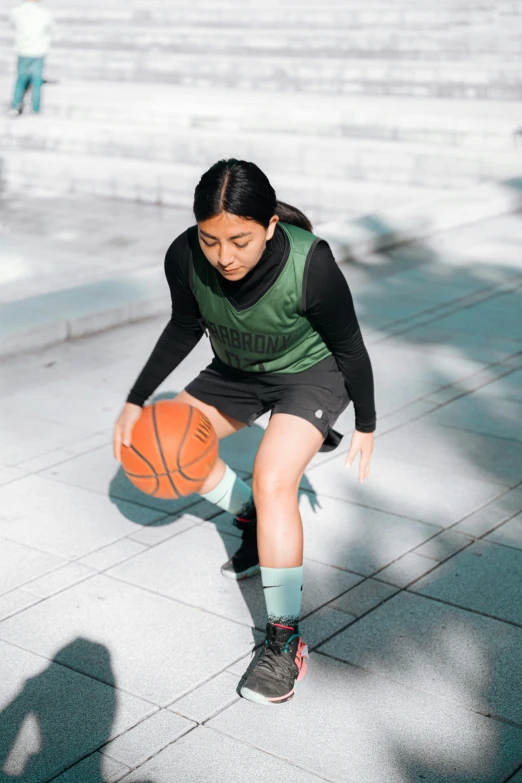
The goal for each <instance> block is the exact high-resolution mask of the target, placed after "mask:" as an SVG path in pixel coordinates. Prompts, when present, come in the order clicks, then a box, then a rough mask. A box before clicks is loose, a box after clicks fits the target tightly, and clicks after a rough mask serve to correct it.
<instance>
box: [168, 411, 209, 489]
mask: <svg viewBox="0 0 522 783" xmlns="http://www.w3.org/2000/svg"><path fill="white" fill-rule="evenodd" d="M200 413H201V415H202V416H205V414H204V413H202V412H201V411H200ZM190 414H191V415H190V419H189V422H188V425H187V431H188V427H189V425H190V422H191V419H192V414H193V411H192V408H191V409H190ZM205 419H206V420H207V421H208V423H209V424H210V428H211V430H212V429H213V427H212V422H211V421H210V419H209V418H208V417H207V416H205ZM186 434H187V433H186V432H185V434H184V435H183V440H182V441H181V445H183V442H184V440H185V436H186ZM214 438H216V436H215V435H214ZM181 445H180V447H179V449H178V457H177V462H178V471H179V472H180V474H181V475H182V476H183V478H184V479H185V480H186V481H193V482H194V483H196V482H198V483H199V482H200V481H201V479H200V478H195V479H194V478H191V477H190V476H187V475H186V474H185V473H184V472H183V468H182V467H181V465H180V464H179V452H180V450H181ZM213 445H214V441H212V443H211V445H210V446H209V447H208V448H207V449H205V451H204V452H203V454H199V455H198V457H197V458H196V459H194V460H192V462H189V463H188V464H187V465H185V466H184V467H185V468H188V467H190V465H193V464H194V462H198V461H199V460H200V459H201V458H202V457H204V456H205V454H206V453H207V451H210V448H211V447H212V446H213ZM203 480H204V479H203Z"/></svg>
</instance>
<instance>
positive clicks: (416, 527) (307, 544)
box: [300, 466, 440, 576]
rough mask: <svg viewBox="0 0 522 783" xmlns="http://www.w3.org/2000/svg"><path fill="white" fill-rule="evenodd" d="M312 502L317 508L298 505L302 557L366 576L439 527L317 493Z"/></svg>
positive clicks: (302, 502)
mask: <svg viewBox="0 0 522 783" xmlns="http://www.w3.org/2000/svg"><path fill="white" fill-rule="evenodd" d="M325 467H326V466H325ZM352 469H353V468H352ZM312 502H313V503H314V506H315V504H318V508H315V507H314V508H312V503H309V502H308V501H307V500H306V499H305V498H303V499H302V501H301V504H300V509H301V517H302V519H303V530H304V551H305V556H306V557H309V558H310V559H313V560H318V561H320V562H322V563H326V564H327V565H332V566H336V567H337V568H346V569H348V570H351V571H355V572H357V573H360V574H364V575H366V576H370V575H371V574H373V573H374V572H375V571H378V570H379V569H381V568H383V567H384V566H386V565H388V564H389V563H392V562H393V561H394V560H396V559H397V558H398V557H401V555H404V554H406V552H409V551H410V550H411V549H414V548H415V547H416V546H418V545H419V544H422V543H423V542H424V541H426V540H427V539H428V538H431V536H433V535H434V534H435V533H437V532H438V531H439V530H440V528H438V527H436V526H435V525H429V524H426V523H425V522H417V521H415V520H413V519H405V518H404V517H398V516H394V515H393V514H387V513H384V512H383V511H376V510H374V509H371V508H363V507H362V506H358V505H355V504H354V503H347V502H345V501H343V500H336V499H334V498H328V497H324V496H319V497H318V498H317V499H313V498H312Z"/></svg>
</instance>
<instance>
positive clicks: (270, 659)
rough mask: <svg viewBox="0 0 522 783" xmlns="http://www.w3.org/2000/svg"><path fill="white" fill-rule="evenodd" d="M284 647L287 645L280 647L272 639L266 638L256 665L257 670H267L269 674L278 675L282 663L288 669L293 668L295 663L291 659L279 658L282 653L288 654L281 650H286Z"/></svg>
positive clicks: (280, 645)
mask: <svg viewBox="0 0 522 783" xmlns="http://www.w3.org/2000/svg"><path fill="white" fill-rule="evenodd" d="M286 645H287V643H285V644H284V645H282V644H279V643H278V642H276V641H275V640H273V639H270V638H267V640H266V642H265V646H264V648H263V653H262V655H261V657H260V659H259V662H258V664H257V669H267V670H268V671H269V672H270V673H271V674H275V675H279V674H280V669H281V665H282V664H283V663H284V665H285V666H286V667H287V668H288V669H291V668H294V667H295V663H294V661H293V660H292V659H291V658H281V656H282V654H283V652H288V651H287V650H286V649H283V648H286ZM270 653H272V655H270ZM274 656H275V658H274Z"/></svg>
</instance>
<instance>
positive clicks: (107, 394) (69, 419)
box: [0, 378, 122, 434]
mask: <svg viewBox="0 0 522 783" xmlns="http://www.w3.org/2000/svg"><path fill="white" fill-rule="evenodd" d="M121 407H122V396H121V394H118V393H117V392H115V391H114V389H111V388H106V387H104V386H102V385H101V384H97V385H87V384H84V383H80V382H78V380H76V379H73V378H69V379H68V380H67V382H66V383H63V381H61V380H59V381H56V382H55V383H50V384H47V385H46V386H44V387H43V388H41V387H38V386H35V387H33V388H31V389H24V390H17V391H16V392H14V393H13V394H11V395H9V396H8V397H3V398H2V400H1V401H0V415H1V416H2V417H3V416H10V415H12V414H14V415H16V416H23V415H24V413H25V412H26V411H31V415H33V416H35V417H37V418H38V419H42V420H44V421H52V422H57V423H59V424H64V425H65V426H68V427H73V428H74V427H77V426H78V421H79V420H80V421H81V425H82V429H85V430H87V433H88V434H94V433H97V432H99V431H100V430H105V429H107V428H108V427H111V426H112V425H113V423H114V421H115V420H116V418H117V416H118V414H119V412H120V410H121ZM80 410H81V412H82V413H81V417H79V416H78V411H80Z"/></svg>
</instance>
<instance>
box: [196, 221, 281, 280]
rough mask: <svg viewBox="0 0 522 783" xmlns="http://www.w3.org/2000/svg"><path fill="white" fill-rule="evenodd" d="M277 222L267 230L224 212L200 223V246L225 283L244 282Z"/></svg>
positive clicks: (272, 234)
mask: <svg viewBox="0 0 522 783" xmlns="http://www.w3.org/2000/svg"><path fill="white" fill-rule="evenodd" d="M278 220H279V218H278V217H277V215H274V216H273V218H272V219H271V220H270V224H269V226H268V228H264V226H262V225H261V224H260V223H256V221H255V220H246V219H245V218H241V217H237V215H231V214H230V213H229V212H222V213H221V214H220V215H216V216H215V217H212V218H210V219H209V220H203V221H202V222H201V223H198V235H199V244H200V245H201V249H202V250H203V253H204V254H205V256H206V257H207V259H208V260H209V261H210V263H211V264H212V266H213V267H214V268H215V269H217V270H218V272H219V273H220V274H222V275H223V277H224V278H226V280H241V278H243V277H244V276H245V275H246V274H248V272H250V270H251V269H253V268H254V267H255V265H256V264H257V263H258V261H259V260H260V258H261V256H262V255H263V251H264V249H265V247H266V243H267V241H268V240H269V239H272V237H273V236H274V231H275V227H276V225H277V222H278Z"/></svg>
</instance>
